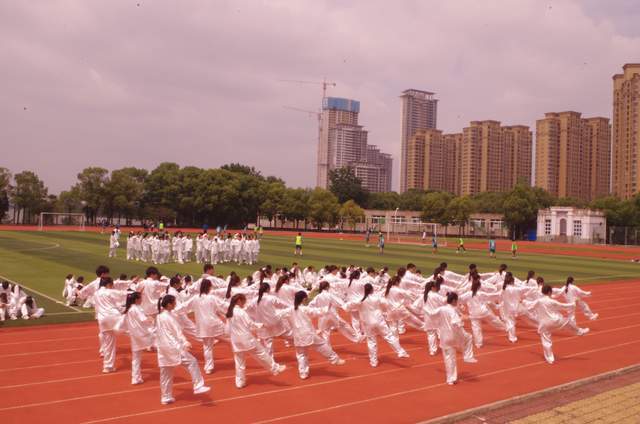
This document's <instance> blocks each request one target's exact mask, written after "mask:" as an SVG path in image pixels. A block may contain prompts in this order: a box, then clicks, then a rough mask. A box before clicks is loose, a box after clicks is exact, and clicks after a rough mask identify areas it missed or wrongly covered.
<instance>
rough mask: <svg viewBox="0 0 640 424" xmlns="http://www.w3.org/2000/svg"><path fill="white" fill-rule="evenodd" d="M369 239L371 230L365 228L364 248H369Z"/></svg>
mask: <svg viewBox="0 0 640 424" xmlns="http://www.w3.org/2000/svg"><path fill="white" fill-rule="evenodd" d="M370 239H371V230H370V229H369V228H367V232H366V233H365V235H364V244H365V246H366V247H369V240H370Z"/></svg>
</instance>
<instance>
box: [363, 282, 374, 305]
mask: <svg viewBox="0 0 640 424" xmlns="http://www.w3.org/2000/svg"><path fill="white" fill-rule="evenodd" d="M371 293H373V286H372V285H371V283H367V284H365V285H364V296H363V297H362V300H361V301H360V302H364V301H365V300H366V299H367V297H369V295H370V294H371Z"/></svg>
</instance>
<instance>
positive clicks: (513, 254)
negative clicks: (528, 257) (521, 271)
mask: <svg viewBox="0 0 640 424" xmlns="http://www.w3.org/2000/svg"><path fill="white" fill-rule="evenodd" d="M517 255H518V244H517V243H516V241H515V240H513V241H512V242H511V257H512V258H515V257H516V256H517Z"/></svg>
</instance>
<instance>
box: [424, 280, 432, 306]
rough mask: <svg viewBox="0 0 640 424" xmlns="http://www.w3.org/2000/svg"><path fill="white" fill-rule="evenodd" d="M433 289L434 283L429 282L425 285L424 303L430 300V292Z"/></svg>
mask: <svg viewBox="0 0 640 424" xmlns="http://www.w3.org/2000/svg"><path fill="white" fill-rule="evenodd" d="M433 287H434V284H433V281H429V282H428V283H427V284H425V285H424V301H425V302H426V301H427V299H428V298H429V292H430V291H431V290H433Z"/></svg>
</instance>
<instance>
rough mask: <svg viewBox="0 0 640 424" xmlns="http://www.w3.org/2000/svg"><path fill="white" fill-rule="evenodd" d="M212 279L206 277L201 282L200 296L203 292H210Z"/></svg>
mask: <svg viewBox="0 0 640 424" xmlns="http://www.w3.org/2000/svg"><path fill="white" fill-rule="evenodd" d="M211 285H212V284H211V280H209V279H207V278H205V279H204V280H202V281H201V282H200V296H202V295H203V294H209V290H211Z"/></svg>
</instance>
